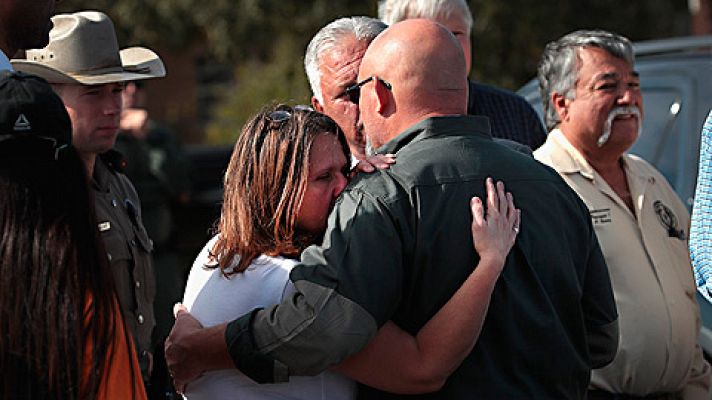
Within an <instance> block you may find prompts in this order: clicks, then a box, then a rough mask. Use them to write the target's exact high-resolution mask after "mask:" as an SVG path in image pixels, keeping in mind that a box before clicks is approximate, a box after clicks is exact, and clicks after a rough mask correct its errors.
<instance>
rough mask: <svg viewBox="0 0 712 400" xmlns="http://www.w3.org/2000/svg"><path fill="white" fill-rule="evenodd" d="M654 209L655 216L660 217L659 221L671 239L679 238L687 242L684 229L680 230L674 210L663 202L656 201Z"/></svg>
mask: <svg viewBox="0 0 712 400" xmlns="http://www.w3.org/2000/svg"><path fill="white" fill-rule="evenodd" d="M653 209H655V214H657V215H658V220H659V221H660V223H661V224H662V225H663V228H665V230H667V234H668V236H669V237H671V238H678V239H680V240H685V239H686V238H687V237H686V235H685V231H684V230H683V229H678V226H677V217H676V216H675V214H674V213H673V212H672V210H671V209H670V208H669V207H668V206H666V205H665V204H663V202H662V201H660V200H656V201H655V202H654V203H653Z"/></svg>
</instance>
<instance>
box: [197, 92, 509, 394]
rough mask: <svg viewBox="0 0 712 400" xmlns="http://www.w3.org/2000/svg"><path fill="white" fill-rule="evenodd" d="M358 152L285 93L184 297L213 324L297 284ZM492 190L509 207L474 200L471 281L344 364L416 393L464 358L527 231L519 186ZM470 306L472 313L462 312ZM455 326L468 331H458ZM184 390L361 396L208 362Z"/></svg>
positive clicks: (265, 122) (330, 378)
mask: <svg viewBox="0 0 712 400" xmlns="http://www.w3.org/2000/svg"><path fill="white" fill-rule="evenodd" d="M347 160H349V152H348V146H347V144H346V140H345V138H344V136H343V133H342V132H341V130H340V129H339V128H338V126H337V125H336V123H335V122H334V121H333V120H331V119H330V118H329V117H327V116H325V115H323V114H320V113H317V112H314V111H310V110H305V109H296V108H294V109H293V108H291V107H288V106H284V105H280V106H276V107H271V108H267V109H265V110H263V111H262V112H260V113H259V114H257V115H256V116H255V117H254V118H252V119H251V120H250V121H249V122H248V123H247V124H246V125H245V127H244V128H243V130H242V133H241V135H240V137H239V138H238V139H237V143H236V144H235V150H234V152H233V154H232V158H231V160H230V165H229V166H228V170H227V172H226V174H225V198H224V203H223V210H222V215H221V218H220V223H219V226H218V235H216V236H215V237H214V238H213V239H212V240H211V241H210V242H208V244H207V245H206V246H205V248H204V249H203V251H202V252H201V253H200V255H198V257H197V259H196V260H195V263H194V264H193V269H192V271H191V274H190V277H189V279H188V284H187V287H186V293H185V297H184V303H185V305H186V306H187V308H188V309H189V311H190V312H191V313H192V314H193V316H194V317H196V318H197V319H198V320H199V321H200V322H201V323H202V324H203V326H212V325H216V324H220V323H223V322H225V321H229V320H232V319H234V318H235V317H237V316H240V315H243V314H245V313H247V312H249V311H251V310H253V309H254V308H257V307H266V306H270V305H273V304H276V303H278V302H280V301H281V300H282V299H283V298H287V297H289V296H290V294H291V293H292V292H293V290H294V289H293V287H292V285H291V282H290V280H289V272H290V270H291V268H292V267H293V266H294V265H295V264H296V263H297V260H295V259H296V258H298V257H299V254H300V253H301V251H302V250H303V249H305V248H306V247H307V246H309V245H311V244H314V243H320V242H321V240H322V236H323V233H324V230H325V228H326V220H327V216H328V215H329V212H330V211H331V209H332V208H333V205H334V202H335V201H336V199H337V197H338V196H339V194H340V193H341V191H342V190H343V189H344V187H345V186H346V184H347V178H346V176H347V173H348V172H349V171H348V162H347ZM488 194H489V198H488V202H489V205H490V207H496V208H497V209H498V211H499V213H493V215H495V214H497V216H491V217H490V216H488V218H487V220H485V218H484V217H483V204H482V202H481V201H480V200H479V199H477V200H473V203H472V210H473V214H474V216H475V218H474V219H475V221H474V222H473V237H475V239H476V240H475V243H476V247H477V248H476V249H477V250H478V252H479V253H480V258H481V260H480V263H479V264H478V267H477V268H476V270H475V271H474V272H473V273H472V274H471V277H470V278H469V279H468V280H467V281H466V283H465V284H464V285H463V288H461V289H460V291H458V293H457V294H455V295H454V296H453V298H452V299H451V300H450V302H448V303H447V304H446V305H445V306H444V307H443V309H441V311H440V312H439V313H438V314H437V315H435V316H434V317H433V319H432V320H431V322H429V323H428V324H427V325H426V326H425V327H424V328H423V329H422V330H421V332H419V333H418V335H417V337H413V336H411V335H409V334H407V333H406V332H404V331H402V330H401V329H400V328H398V327H397V326H396V325H395V324H393V323H388V324H386V325H385V326H384V327H383V328H382V329H381V330H380V331H379V334H378V335H377V337H376V338H375V339H374V341H373V342H372V344H370V345H369V346H367V348H366V349H364V350H363V351H362V352H361V353H358V354H356V355H354V356H353V357H351V358H350V359H348V360H347V361H345V362H344V363H342V364H341V365H340V366H337V367H336V369H337V370H338V371H339V372H341V373H343V374H345V375H347V376H350V377H352V378H354V379H357V380H360V381H362V382H364V383H367V384H369V385H372V386H377V387H381V388H383V389H385V390H390V391H397V392H403V393H417V392H425V391H428V390H434V386H433V383H432V382H438V379H439V378H443V379H444V377H447V375H449V373H450V372H452V371H453V370H454V369H455V368H456V367H457V365H458V364H459V363H460V362H461V361H462V358H463V357H464V356H465V355H466V354H467V353H468V350H469V348H471V347H472V345H474V342H475V340H476V338H477V335H478V334H479V330H480V327H481V325H482V321H483V319H484V315H485V314H486V310H487V306H488V304H489V296H490V294H491V290H492V288H493V287H494V282H495V281H496V280H497V278H498V276H499V273H500V272H501V270H502V267H503V261H504V258H505V257H506V255H507V253H508V252H509V249H510V248H511V246H512V245H513V244H514V240H515V237H516V230H514V229H513V227H515V226H517V225H516V224H518V218H519V212H518V210H516V209H515V208H514V204H513V201H512V198H511V195H509V194H506V195H505V193H504V188H503V186H502V185H501V184H500V185H498V187H497V189H495V186H494V184H493V183H492V182H491V180H489V181H488ZM500 196H501V197H502V199H503V201H501V202H500V201H499V200H498V199H499V197H500ZM463 309H464V310H466V311H467V315H468V316H467V317H465V318H462V317H460V316H458V318H451V316H452V315H454V314H455V313H456V311H455V310H457V311H461V310H463ZM461 327H462V329H460V328H461ZM452 335H458V336H461V337H462V336H464V337H466V338H468V339H469V340H452V341H450V340H449V339H450V336H452ZM458 339H460V338H458ZM453 343H458V344H453ZM461 343H465V344H464V345H461ZM386 354H389V355H386ZM392 354H399V357H398V358H399V360H400V361H399V362H402V367H403V368H395V369H394V368H384V366H385V365H387V364H388V363H382V362H381V360H380V359H379V357H383V356H386V357H390V355H392ZM421 367H422V368H421ZM404 371H405V372H404ZM185 394H186V396H187V397H188V398H189V399H203V398H204V399H208V398H210V399H216V398H236V397H237V398H241V399H243V398H247V399H272V398H290V399H352V398H354V396H355V384H354V383H353V381H351V380H350V379H347V378H346V377H344V376H343V375H340V374H337V373H335V372H325V373H322V374H320V375H317V376H314V377H292V378H291V379H290V381H289V383H288V384H265V385H258V384H256V383H255V382H253V381H252V380H250V379H249V378H248V377H246V376H245V375H243V374H241V373H240V372H239V371H237V370H234V369H232V370H219V371H212V372H209V373H206V374H205V375H204V376H203V377H201V378H199V379H197V380H196V381H194V382H192V383H190V384H189V385H188V387H187V390H186V393H185Z"/></svg>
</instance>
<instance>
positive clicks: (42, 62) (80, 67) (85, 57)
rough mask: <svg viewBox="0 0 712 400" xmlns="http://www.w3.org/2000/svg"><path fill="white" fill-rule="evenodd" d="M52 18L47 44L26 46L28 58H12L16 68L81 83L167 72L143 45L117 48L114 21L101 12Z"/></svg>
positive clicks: (157, 58) (152, 75)
mask: <svg viewBox="0 0 712 400" xmlns="http://www.w3.org/2000/svg"><path fill="white" fill-rule="evenodd" d="M52 22H53V23H54V28H52V30H51V31H50V33H49V44H48V45H47V47H45V48H44V49H37V50H27V56H26V57H27V59H24V60H23V59H16V60H12V66H13V67H14V68H15V70H17V71H22V72H26V73H28V74H34V75H37V76H40V77H42V78H44V79H46V80H47V81H48V82H49V83H80V84H83V85H100V84H104V83H114V82H124V81H134V80H138V79H146V78H157V77H161V76H165V75H166V70H165V68H164V67H163V62H162V61H161V59H160V58H159V57H158V55H157V54H156V53H154V52H153V51H151V50H149V49H147V48H144V47H130V48H127V49H123V50H119V44H118V41H117V40H116V32H115V31H114V24H113V23H112V22H111V20H110V19H109V17H107V16H106V14H104V13H102V12H98V11H82V12H77V13H74V14H59V15H56V16H54V17H53V18H52Z"/></svg>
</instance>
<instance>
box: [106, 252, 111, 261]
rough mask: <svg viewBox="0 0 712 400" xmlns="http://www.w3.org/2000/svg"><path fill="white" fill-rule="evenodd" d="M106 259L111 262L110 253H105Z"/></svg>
mask: <svg viewBox="0 0 712 400" xmlns="http://www.w3.org/2000/svg"><path fill="white" fill-rule="evenodd" d="M106 258H108V259H109V261H111V253H106Z"/></svg>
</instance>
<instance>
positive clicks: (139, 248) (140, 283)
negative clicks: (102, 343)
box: [91, 157, 156, 377]
mask: <svg viewBox="0 0 712 400" xmlns="http://www.w3.org/2000/svg"><path fill="white" fill-rule="evenodd" d="M91 186H92V192H93V193H94V199H95V205H96V214H97V221H98V227H99V232H100V234H101V238H102V239H103V241H104V246H105V248H106V253H107V257H108V259H109V263H110V265H111V271H112V273H113V277H114V284H115V285H116V291H117V293H118V296H119V302H120V303H121V309H122V311H123V313H124V318H125V319H126V325H127V327H128V329H129V332H130V333H131V336H132V337H133V340H134V344H135V345H136V352H137V355H138V357H139V363H140V364H141V370H142V372H143V374H144V377H146V374H147V372H148V358H147V357H148V356H147V353H152V348H151V333H152V331H153V327H154V325H155V324H156V321H155V318H154V314H153V299H154V297H155V292H156V282H155V278H154V275H153V267H152V265H151V249H152V246H153V245H152V243H151V240H150V239H149V238H148V234H147V233H146V229H145V228H144V227H143V223H142V222H141V204H140V202H139V199H138V195H137V194H136V190H134V187H133V185H132V184H131V182H130V181H129V179H128V178H127V177H126V176H125V175H124V174H122V173H119V172H117V171H115V170H114V169H112V168H110V167H109V166H108V165H107V164H106V163H105V161H104V160H102V158H101V157H97V159H96V164H95V166H94V176H93V179H92V185H91Z"/></svg>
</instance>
